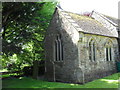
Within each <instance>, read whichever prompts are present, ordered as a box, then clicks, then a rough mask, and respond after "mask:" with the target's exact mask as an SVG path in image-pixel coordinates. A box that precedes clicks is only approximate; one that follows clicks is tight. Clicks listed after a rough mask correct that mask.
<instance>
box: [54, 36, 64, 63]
mask: <svg viewBox="0 0 120 90" xmlns="http://www.w3.org/2000/svg"><path fill="white" fill-rule="evenodd" d="M55 61H63V45H62V40H61V35H57V37H56V40H55Z"/></svg>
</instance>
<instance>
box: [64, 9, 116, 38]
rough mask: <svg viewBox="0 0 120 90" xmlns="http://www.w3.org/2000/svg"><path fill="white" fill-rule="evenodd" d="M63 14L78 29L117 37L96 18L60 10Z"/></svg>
mask: <svg viewBox="0 0 120 90" xmlns="http://www.w3.org/2000/svg"><path fill="white" fill-rule="evenodd" d="M62 13H63V14H64V16H65V17H66V18H68V20H69V21H70V22H71V23H72V25H74V26H75V27H76V29H77V30H78V31H81V32H84V33H90V34H96V35H103V36H109V37H118V36H117V35H116V34H114V33H112V32H111V31H110V30H108V29H107V28H106V27H104V26H103V25H102V24H101V23H100V22H98V21H97V20H95V19H93V18H91V17H88V16H83V15H79V14H75V13H71V12H66V11H62Z"/></svg>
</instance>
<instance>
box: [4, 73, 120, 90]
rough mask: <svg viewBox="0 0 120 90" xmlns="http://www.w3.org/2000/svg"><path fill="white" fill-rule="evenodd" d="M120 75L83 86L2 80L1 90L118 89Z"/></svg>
mask: <svg viewBox="0 0 120 90" xmlns="http://www.w3.org/2000/svg"><path fill="white" fill-rule="evenodd" d="M119 74H120V73H116V74H113V75H111V76H108V77H104V78H102V79H97V80H94V81H92V82H88V83H86V84H84V85H80V84H70V83H60V82H47V81H42V80H34V79H32V78H28V77H20V78H11V79H6V80H3V88H118V76H119Z"/></svg>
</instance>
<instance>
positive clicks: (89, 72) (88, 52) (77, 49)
mask: <svg viewBox="0 0 120 90" xmlns="http://www.w3.org/2000/svg"><path fill="white" fill-rule="evenodd" d="M117 30H118V24H117V19H115V18H111V17H109V16H106V15H103V14H100V13H98V12H95V11H93V12H92V13H91V14H90V15H88V16H85V15H79V14H75V13H71V12H67V11H63V10H61V9H60V8H56V10H55V12H54V15H53V18H52V20H51V23H50V25H49V28H48V30H47V33H46V37H45V50H46V51H45V53H46V61H45V77H46V78H47V79H48V80H49V81H61V82H69V83H81V84H83V83H86V82H89V81H92V80H94V79H97V78H101V77H104V76H108V75H111V74H113V73H115V72H116V61H118V59H119V53H118V31H117Z"/></svg>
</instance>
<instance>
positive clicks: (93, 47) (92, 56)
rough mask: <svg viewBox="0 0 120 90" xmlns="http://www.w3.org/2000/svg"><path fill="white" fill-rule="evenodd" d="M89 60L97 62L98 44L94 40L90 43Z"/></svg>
mask: <svg viewBox="0 0 120 90" xmlns="http://www.w3.org/2000/svg"><path fill="white" fill-rule="evenodd" d="M89 60H91V61H95V60H96V43H95V41H94V40H91V41H90V42H89Z"/></svg>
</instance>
